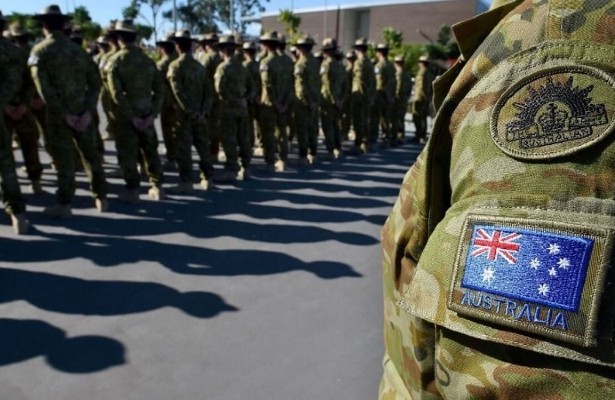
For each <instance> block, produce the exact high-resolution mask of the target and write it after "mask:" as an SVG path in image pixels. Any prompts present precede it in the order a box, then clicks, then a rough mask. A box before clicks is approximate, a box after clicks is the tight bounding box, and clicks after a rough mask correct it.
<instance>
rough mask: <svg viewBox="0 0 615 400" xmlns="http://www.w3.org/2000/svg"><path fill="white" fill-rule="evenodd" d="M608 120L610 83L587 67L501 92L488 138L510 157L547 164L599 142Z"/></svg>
mask: <svg viewBox="0 0 615 400" xmlns="http://www.w3.org/2000/svg"><path fill="white" fill-rule="evenodd" d="M614 119H615V80H613V79H612V78H611V77H610V76H608V75H607V74H605V73H603V72H602V71H600V70H598V69H595V68H591V67H586V66H567V67H557V68H551V69H547V70H543V71H540V72H538V73H535V74H532V75H530V76H527V77H525V78H523V79H521V80H520V81H519V82H517V83H516V84H514V85H513V86H512V87H510V88H509V89H508V90H506V91H505V92H504V94H503V95H502V96H501V97H500V99H499V100H498V102H497V103H496V106H495V109H494V111H493V114H492V115H491V135H492V137H493V140H494V142H495V144H496V145H497V146H498V147H499V148H500V149H501V150H502V151H503V152H504V153H506V154H508V155H510V156H512V157H515V158H520V159H528V160H531V159H534V160H541V159H550V158H554V157H560V156H564V155H568V154H573V153H576V152H579V151H581V150H583V149H585V148H587V147H589V146H592V145H593V144H595V143H597V142H599V141H601V140H602V139H604V138H605V137H606V136H607V135H609V134H610V133H611V132H612V131H613V129H614V126H615V121H614Z"/></svg>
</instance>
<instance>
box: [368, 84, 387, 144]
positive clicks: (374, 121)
mask: <svg viewBox="0 0 615 400" xmlns="http://www.w3.org/2000/svg"><path fill="white" fill-rule="evenodd" d="M391 111H392V104H390V103H389V102H388V101H387V99H386V97H385V96H384V95H379V96H377V97H376V101H374V105H373V106H372V109H371V115H370V127H369V142H370V143H377V142H378V136H379V133H380V132H379V131H380V130H381V131H382V141H383V142H385V143H390V142H391V137H392V135H391Z"/></svg>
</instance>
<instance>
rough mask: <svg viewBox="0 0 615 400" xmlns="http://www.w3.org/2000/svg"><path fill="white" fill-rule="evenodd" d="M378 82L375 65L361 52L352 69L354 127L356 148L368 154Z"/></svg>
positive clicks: (358, 53)
mask: <svg viewBox="0 0 615 400" xmlns="http://www.w3.org/2000/svg"><path fill="white" fill-rule="evenodd" d="M375 90H376V82H375V77H374V65H373V64H372V62H371V61H370V60H369V58H367V56H366V55H365V54H363V53H361V52H357V60H356V61H355V62H354V65H353V68H352V126H353V127H354V131H355V141H354V142H355V147H356V148H360V150H361V152H363V153H364V152H366V151H367V149H368V147H369V146H368V141H369V136H368V135H369V110H370V107H371V106H372V104H373V103H374V95H375Z"/></svg>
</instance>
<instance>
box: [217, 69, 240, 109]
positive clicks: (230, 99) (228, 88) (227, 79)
mask: <svg viewBox="0 0 615 400" xmlns="http://www.w3.org/2000/svg"><path fill="white" fill-rule="evenodd" d="M229 67H230V64H226V63H223V64H220V65H218V68H217V69H216V74H215V79H214V80H215V90H216V93H217V95H218V96H219V97H220V100H222V101H223V102H224V103H226V104H228V105H231V106H234V105H236V104H237V102H238V100H239V98H237V97H236V93H235V90H234V87H233V79H232V78H231V74H230V73H229V72H230V68H229ZM233 78H235V79H237V77H235V76H234V77H233Z"/></svg>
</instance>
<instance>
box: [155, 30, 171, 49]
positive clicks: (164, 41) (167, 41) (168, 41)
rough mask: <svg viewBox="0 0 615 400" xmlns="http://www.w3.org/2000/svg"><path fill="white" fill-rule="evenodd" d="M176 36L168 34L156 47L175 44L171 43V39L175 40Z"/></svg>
mask: <svg viewBox="0 0 615 400" xmlns="http://www.w3.org/2000/svg"><path fill="white" fill-rule="evenodd" d="M174 35H175V32H169V33H167V34H166V35H164V36H163V38H162V39H160V40H158V41H157V42H156V46H164V45H172V44H173V42H172V41H171V39H172V38H173V36H174Z"/></svg>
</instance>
